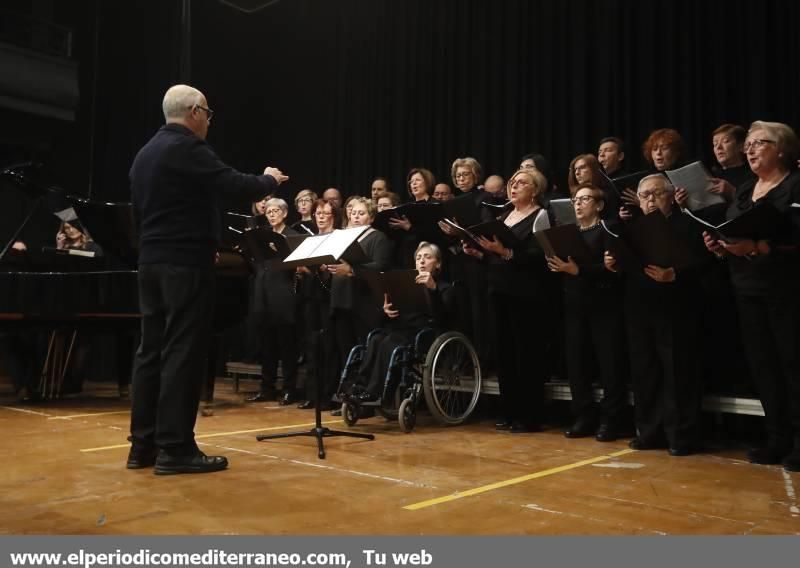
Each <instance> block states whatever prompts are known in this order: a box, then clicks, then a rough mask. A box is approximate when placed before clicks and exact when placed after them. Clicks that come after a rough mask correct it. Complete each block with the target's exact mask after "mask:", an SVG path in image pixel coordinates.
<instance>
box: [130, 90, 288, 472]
mask: <svg viewBox="0 0 800 568" xmlns="http://www.w3.org/2000/svg"><path fill="white" fill-rule="evenodd" d="M162 109H163V111H164V118H165V120H166V124H165V125H164V126H162V127H161V128H160V129H159V130H158V132H156V134H155V135H154V136H153V137H152V138H151V139H150V141H149V142H147V144H145V145H144V147H142V149H141V150H139V153H138V154H137V155H136V158H135V159H134V161H133V165H132V166H131V170H130V174H129V176H130V183H131V201H132V203H133V206H134V210H135V212H136V216H137V220H138V223H139V275H138V280H139V306H140V310H141V312H142V340H141V344H140V345H139V349H138V351H137V352H136V361H135V366H134V371H133V402H132V408H131V437H130V440H131V449H130V453H129V454H128V462H127V467H128V469H141V468H145V467H150V466H153V465H154V466H155V473H156V474H159V475H167V474H175V473H206V472H211V471H219V470H222V469H225V468H226V467H227V466H228V460H227V459H226V458H224V457H222V456H206V455H205V454H204V453H203V452H201V451H200V450H199V449H198V447H197V445H196V443H195V439H194V425H195V420H196V417H197V408H198V406H199V403H200V390H201V387H202V384H203V378H204V370H205V357H206V355H207V353H208V344H209V340H210V336H211V319H212V316H213V313H214V299H215V298H214V297H215V283H216V275H215V271H214V261H215V256H216V249H217V244H218V241H219V237H220V223H219V212H218V211H217V206H216V203H217V198H218V195H219V194H221V193H226V194H229V195H231V196H232V197H238V198H240V199H241V200H242V201H244V202H248V203H249V202H253V201H257V200H259V199H261V198H262V197H264V196H265V195H268V194H271V193H274V192H275V190H276V189H277V187H278V185H280V184H281V183H282V182H284V181H286V180H287V179H288V178H287V177H286V176H285V175H283V173H282V172H281V171H280V170H279V169H277V168H274V167H267V168H266V169H265V170H264V173H263V175H250V174H244V173H241V172H238V171H236V170H235V169H233V168H231V167H230V166H228V165H226V164H225V163H223V162H222V160H220V159H219V157H218V156H217V154H216V153H215V152H214V150H213V149H212V148H211V146H209V145H208V144H207V143H206V142H205V139H206V136H207V134H208V127H209V124H210V123H211V118H212V116H213V115H214V112H213V111H212V110H211V108H209V106H208V102H207V100H206V97H205V96H204V95H203V93H201V92H200V91H198V90H197V89H195V88H193V87H190V86H188V85H175V86H173V87H171V88H170V89H169V90H167V92H166V94H165V95H164V101H163V103H162Z"/></svg>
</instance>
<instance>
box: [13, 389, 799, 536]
mask: <svg viewBox="0 0 800 568" xmlns="http://www.w3.org/2000/svg"><path fill="white" fill-rule="evenodd" d="M231 384H232V383H231V382H229V381H220V382H219V384H218V390H219V391H221V392H220V394H219V397H218V398H219V399H220V402H218V404H217V408H216V410H215V415H214V416H211V417H202V416H198V420H197V429H196V431H197V435H198V443H200V445H201V448H202V449H203V450H204V451H205V452H206V453H209V454H215V453H221V454H224V455H226V456H228V458H229V459H230V462H231V466H230V469H228V470H227V471H224V472H221V473H214V474H207V475H179V476H154V475H153V473H152V470H149V469H148V470H139V471H129V470H126V469H125V467H124V462H125V458H126V455H127V449H128V444H127V443H126V440H125V438H126V436H127V433H128V432H127V430H128V419H129V411H128V404H129V403H128V402H126V401H123V400H120V399H119V398H116V397H115V396H114V395H113V391H112V390H111V388H110V387H105V386H104V385H103V386H99V385H93V386H92V387H91V390H90V392H89V393H88V395H86V396H81V397H79V398H71V399H66V400H60V401H55V402H45V403H40V404H37V405H30V406H17V405H14V404H12V397H11V395H10V394H9V395H5V396H4V397H3V398H2V399H0V431H2V433H3V435H2V448H3V451H2V456H3V458H4V459H5V462H4V463H5V465H4V472H3V475H2V476H0V534H273V535H278V534H281V535H282V534H315V535H324V534H353V535H370V534H384V535H391V534H403V535H419V534H423V535H439V534H487V535H488V534H493V535H496V534H504V535H520V534H527V535H538V534H542V535H545V534H547V535H553V534H582V535H585V534H601V535H606V534H608V535H612V534H613V535H618V534H630V535H638V534H642V535H653V534H706V535H712V534H800V510H799V508H800V475H798V474H787V473H785V472H784V471H783V470H782V468H780V467H777V466H772V467H768V466H756V465H751V464H749V463H747V462H746V460H745V459H744V453H743V451H742V450H735V451H734V450H728V451H722V452H718V453H714V454H703V455H694V456H689V457H682V458H677V457H670V456H668V455H667V453H666V452H665V451H657V452H634V451H632V450H629V449H628V446H627V440H621V441H619V442H615V443H610V444H601V443H598V442H595V441H594V440H593V439H588V440H567V439H566V438H564V436H563V435H562V433H561V431H560V430H555V429H553V430H549V431H546V432H543V433H537V434H508V433H500V432H495V431H494V429H493V424H492V423H491V421H489V420H488V419H487V420H483V421H481V422H474V423H470V424H465V425H461V426H457V427H443V426H440V425H438V424H437V423H435V421H434V420H433V419H432V418H430V417H428V416H426V415H425V414H421V415H420V416H419V419H418V421H417V428H416V430H415V431H414V432H413V433H411V434H403V433H402V432H400V431H399V428H398V426H397V424H396V423H391V422H387V421H385V420H384V419H383V418H380V417H376V418H371V419H368V420H363V421H361V422H359V424H358V425H356V426H355V427H354V428H353V430H355V431H361V432H369V433H373V434H375V435H376V440H375V441H365V440H357V439H352V438H330V439H326V440H325V446H326V449H327V451H328V456H327V459H325V460H320V459H318V458H317V451H316V442H315V440H314V439H313V438H292V439H282V440H275V441H265V442H257V441H256V440H255V435H256V434H257V433H262V432H263V433H279V432H286V431H294V430H305V429H310V428H311V426H312V424H313V412H311V411H308V410H298V409H296V408H295V407H293V406H292V407H288V408H284V407H279V406H277V403H274V402H273V403H260V404H247V403H243V402H242V400H243V395H241V394H235V393H233V392H232V386H231ZM323 419H324V420H325V422H326V425H327V426H329V427H331V428H334V429H347V427H346V426H345V425H344V424H343V423H342V422H341V419H340V418H336V417H332V416H331V415H330V414H329V413H327V412H326V413H324V415H323Z"/></svg>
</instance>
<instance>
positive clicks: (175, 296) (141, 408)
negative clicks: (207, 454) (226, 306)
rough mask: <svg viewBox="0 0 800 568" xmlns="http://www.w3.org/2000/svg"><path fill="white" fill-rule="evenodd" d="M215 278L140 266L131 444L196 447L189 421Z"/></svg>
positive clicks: (210, 272) (202, 272)
mask: <svg viewBox="0 0 800 568" xmlns="http://www.w3.org/2000/svg"><path fill="white" fill-rule="evenodd" d="M215 287H216V276H215V273H214V269H213V267H211V266H209V267H208V268H197V267H190V266H179V265H172V264H145V265H141V266H140V267H139V306H140V309H141V312H142V339H141V343H140V345H139V349H138V351H137V352H136V360H135V362H134V371H133V385H132V387H133V392H132V397H133V401H132V409H131V437H132V440H133V445H134V447H137V446H138V447H141V448H147V447H153V446H158V447H159V448H162V449H164V450H165V451H167V452H169V453H172V454H176V455H181V454H191V453H193V452H194V451H196V449H197V446H196V445H195V442H194V425H195V420H196V419H197V407H198V404H199V401H200V390H201V388H202V385H203V383H204V379H205V371H206V356H207V354H208V348H209V342H210V336H211V322H212V317H213V312H214V294H215Z"/></svg>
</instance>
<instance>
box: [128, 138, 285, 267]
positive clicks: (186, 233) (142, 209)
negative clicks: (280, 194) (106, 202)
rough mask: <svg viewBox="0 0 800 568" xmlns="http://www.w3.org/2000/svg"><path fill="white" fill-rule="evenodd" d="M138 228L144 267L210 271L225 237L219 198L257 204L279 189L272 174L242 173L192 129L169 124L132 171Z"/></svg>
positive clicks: (131, 180)
mask: <svg viewBox="0 0 800 568" xmlns="http://www.w3.org/2000/svg"><path fill="white" fill-rule="evenodd" d="M129 177H130V182H131V201H132V202H133V206H134V210H135V212H136V215H137V222H138V224H139V246H140V250H139V264H155V263H169V264H181V265H189V266H200V267H208V266H212V265H213V263H214V253H215V251H216V248H217V243H218V242H219V238H220V223H219V213H218V211H217V198H218V194H220V193H227V194H229V195H231V196H232V197H235V198H238V199H242V200H243V201H249V202H252V201H255V200H257V199H260V198H262V197H264V196H265V195H267V194H269V193H272V192H274V191H275V190H276V188H277V187H278V184H277V182H276V181H275V179H274V178H273V177H272V176H259V175H249V174H243V173H241V172H238V171H236V170H235V169H233V168H231V167H230V166H227V165H225V163H223V162H222V160H220V159H219V157H218V156H217V154H216V153H215V152H214V150H213V149H212V148H211V146H209V145H208V144H207V143H206V142H205V141H204V140H201V139H200V138H198V137H197V136H195V135H194V133H193V132H192V131H191V130H189V129H188V128H186V127H184V126H182V125H179V124H166V125H164V126H162V127H161V128H160V129H159V130H158V132H156V134H155V135H154V136H153V137H152V138H151V139H150V141H149V142H148V143H147V144H145V145H144V147H143V148H142V149H141V150H139V153H138V154H137V155H136V158H135V159H134V161H133V165H132V166H131V170H130V174H129Z"/></svg>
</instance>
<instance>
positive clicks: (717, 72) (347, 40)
mask: <svg viewBox="0 0 800 568" xmlns="http://www.w3.org/2000/svg"><path fill="white" fill-rule="evenodd" d="M798 6H799V5H798V4H797V3H796V2H791V1H788V0H787V1H780V0H766V1H761V2H751V1H748V2H742V1H730V0H727V1H726V0H705V1H703V2H695V1H690V0H673V1H670V2H637V1H633V0H630V1H629V0H604V1H602V2H599V1H596V0H560V1H559V0H546V1H545V0H542V1H536V2H530V1H525V0H505V1H501V0H369V1H367V0H336V1H330V0H282V1H281V2H278V3H277V4H275V5H273V6H270V7H268V8H266V9H264V10H262V11H260V12H256V13H254V14H250V15H248V14H245V13H242V12H240V11H237V10H234V9H232V8H231V7H229V6H226V5H224V4H221V3H219V2H215V1H212V0H192V30H191V39H192V42H191V45H192V54H191V55H192V57H191V60H192V67H191V83H192V84H193V85H195V86H196V87H198V88H200V89H201V90H202V91H203V92H204V93H205V94H206V95H207V97H208V100H209V104H210V106H211V107H212V108H213V109H214V110H215V111H216V113H217V114H216V115H215V117H214V121H213V123H212V127H211V130H210V134H209V141H210V142H211V143H212V145H213V146H214V147H215V148H216V149H217V151H218V152H219V153H220V155H221V156H222V157H223V159H225V160H226V161H228V162H229V163H230V164H231V165H234V166H235V167H237V168H239V169H242V170H246V171H252V172H256V171H260V170H261V169H262V168H263V167H264V166H266V165H276V166H279V167H281V168H282V169H283V170H284V171H285V172H286V173H288V174H289V175H291V177H292V181H291V184H290V186H289V187H288V189H287V191H289V192H293V191H297V190H299V189H301V188H303V187H311V188H313V189H315V190H318V191H322V190H324V189H325V188H326V187H328V186H331V185H333V186H338V187H341V188H342V189H344V191H345V193H348V194H352V193H366V192H367V191H368V188H369V184H370V181H371V179H372V177H373V176H376V175H383V176H387V177H389V179H390V180H391V181H392V183H393V185H394V186H395V189H399V190H400V192H401V193H404V189H403V187H402V185H403V181H404V179H405V174H406V172H407V171H408V170H409V169H410V168H411V167H413V166H423V167H427V168H430V169H431V170H433V171H434V172H435V173H436V175H437V177H438V178H442V179H443V181H450V180H449V165H450V163H451V162H452V160H453V159H454V158H456V157H458V156H465V155H471V156H474V157H476V158H478V160H480V161H481V162H482V163H483V165H484V169H485V170H486V173H487V174H488V173H499V174H502V175H504V176H507V175H508V174H510V173H511V172H513V170H514V169H515V166H516V165H517V164H518V163H519V158H520V156H521V155H522V154H524V153H527V152H530V151H539V152H541V153H543V154H545V155H547V156H548V157H549V158H550V159H551V162H552V164H553V166H554V170H555V178H556V182H557V183H559V184H561V185H564V184H565V178H566V168H567V164H568V163H569V161H570V159H571V158H572V157H573V156H575V155H576V154H578V153H583V152H587V151H588V152H595V151H596V148H597V144H598V141H599V139H600V138H601V137H603V136H607V135H616V136H621V137H622V138H623V139H625V141H626V142H627V145H628V152H627V154H628V158H629V161H630V162H632V163H631V164H630V165H629V168H631V169H635V168H636V167H638V166H640V165H641V163H642V159H641V150H640V148H641V144H642V141H643V140H644V139H645V137H646V136H647V134H648V133H649V132H650V131H651V130H652V129H655V128H660V127H672V128H676V129H677V130H678V131H679V132H681V134H682V135H683V136H684V138H685V140H686V142H687V145H688V157H690V158H698V159H705V160H707V161H710V160H712V155H711V152H710V132H711V131H712V130H713V129H714V128H715V127H716V126H717V125H719V124H721V123H723V122H736V123H741V124H743V125H745V126H747V125H748V124H749V123H750V122H751V121H752V120H757V119H763V120H777V121H782V122H786V123H789V124H790V125H793V126H800V121H798V112H799V111H798V104H797V95H798V84H799V83H800V81H798V74H800V60H799V59H800V39H798V30H797V27H798V24H799V23H800V7H798ZM180 8H181V3H180V2H179V1H178V0H167V1H155V0H139V1H134V2H127V3H125V4H124V5H119V4H118V3H106V2H97V3H96V4H95V10H96V13H95V15H94V16H92V17H95V16H96V20H97V22H98V25H99V28H98V30H95V31H97V32H98V36H97V37H98V38H99V41H98V50H97V57H96V61H97V65H96V68H95V70H94V74H92V80H94V81H96V82H97V83H96V94H97V96H96V97H95V107H94V111H95V117H96V119H95V123H94V126H93V132H94V153H95V159H94V162H93V163H94V174H95V175H94V180H95V184H94V192H95V197H99V198H102V199H108V200H122V199H126V198H127V195H128V194H127V171H128V167H129V165H130V163H131V160H132V159H133V156H134V155H135V152H136V150H137V149H138V148H139V147H140V146H141V145H142V144H143V143H144V142H145V141H146V140H147V139H148V138H149V136H151V135H152V133H153V132H154V131H155V130H156V129H157V128H158V126H159V125H160V124H161V122H162V120H163V119H162V117H161V113H160V102H161V97H162V95H163V92H164V91H165V90H166V88H167V87H169V85H171V84H172V83H175V82H178V81H179V80H180V75H179V61H180V38H181V33H182V31H181V26H180ZM85 95H86V90H85V89H84V96H85Z"/></svg>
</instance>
